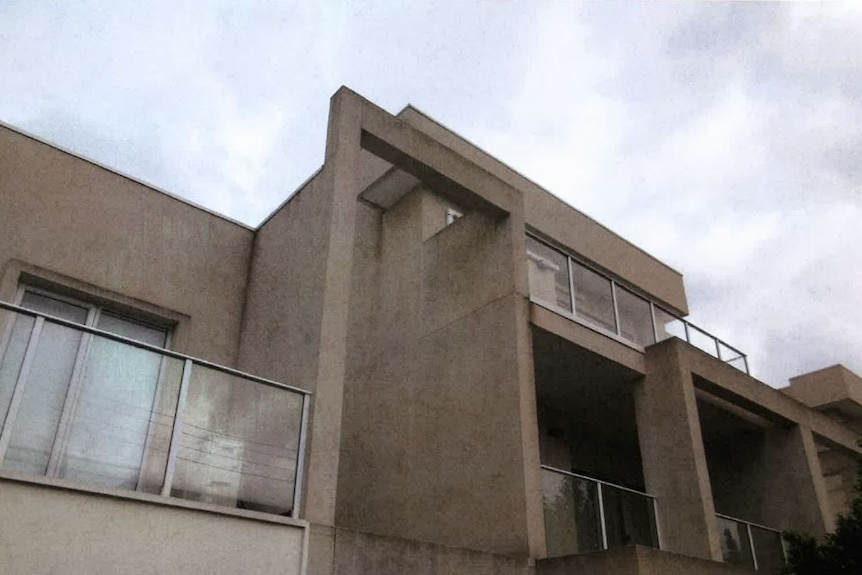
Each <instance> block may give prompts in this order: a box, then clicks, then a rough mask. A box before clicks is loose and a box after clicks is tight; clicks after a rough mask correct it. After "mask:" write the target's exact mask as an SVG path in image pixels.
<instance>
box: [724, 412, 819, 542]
mask: <svg viewBox="0 0 862 575" xmlns="http://www.w3.org/2000/svg"><path fill="white" fill-rule="evenodd" d="M748 469H749V470H750V471H751V474H750V475H749V476H748V477H746V478H745V484H744V485H740V486H739V488H741V489H750V490H752V491H753V492H754V493H756V498H755V501H752V505H753V506H755V507H754V508H755V509H756V510H757V511H758V512H759V515H760V518H761V521H762V522H763V523H765V524H766V525H768V526H775V527H778V528H780V529H782V530H783V529H789V530H793V531H800V532H803V533H808V534H810V535H814V536H816V537H820V536H822V535H824V534H825V533H826V532H827V531H830V530H831V529H832V518H831V517H830V515H829V499H828V494H827V490H826V483H825V481H824V480H823V472H822V471H821V469H820V459H819V458H818V456H817V447H816V445H815V443H814V437H813V435H812V433H811V430H810V429H809V428H807V427H805V426H802V425H790V426H788V427H775V428H771V429H767V430H766V432H765V434H764V441H763V444H762V446H761V449H760V454H759V457H757V458H756V459H755V461H753V462H752V465H750V466H749V468H748Z"/></svg>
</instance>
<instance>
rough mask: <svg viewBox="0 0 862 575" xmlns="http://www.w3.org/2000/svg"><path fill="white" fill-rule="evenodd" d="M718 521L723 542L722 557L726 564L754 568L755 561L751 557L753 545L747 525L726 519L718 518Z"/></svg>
mask: <svg viewBox="0 0 862 575" xmlns="http://www.w3.org/2000/svg"><path fill="white" fill-rule="evenodd" d="M716 520H717V522H718V534H719V539H720V542H721V556H722V559H724V562H725V563H732V564H734V565H745V566H748V567H754V560H753V559H752V557H751V543H750V542H749V539H748V529H747V528H746V526H745V524H743V523H739V522H738V521H734V520H732V519H725V518H724V517H717V518H716Z"/></svg>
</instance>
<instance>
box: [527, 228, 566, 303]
mask: <svg viewBox="0 0 862 575" xmlns="http://www.w3.org/2000/svg"><path fill="white" fill-rule="evenodd" d="M567 260H568V258H567V257H566V256H565V255H563V254H562V253H560V252H558V251H557V250H555V249H553V248H551V247H548V246H546V245H545V244H543V243H541V242H539V241H538V240H535V239H533V238H531V237H529V236H527V269H528V270H529V274H530V297H532V298H535V299H537V300H540V301H542V302H544V303H547V304H551V305H553V306H555V307H558V308H561V309H564V310H566V311H569V312H570V311H572V298H571V289H570V286H569V269H568V261H567Z"/></svg>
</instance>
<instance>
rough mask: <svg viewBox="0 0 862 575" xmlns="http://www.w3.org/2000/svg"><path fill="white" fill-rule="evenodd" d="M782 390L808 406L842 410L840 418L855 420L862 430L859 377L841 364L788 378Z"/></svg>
mask: <svg viewBox="0 0 862 575" xmlns="http://www.w3.org/2000/svg"><path fill="white" fill-rule="evenodd" d="M782 391H784V392H785V393H787V394H788V395H790V396H791V397H794V398H796V399H798V400H799V401H801V402H802V403H804V404H805V405H807V406H809V407H814V408H830V407H832V406H834V407H835V408H836V410H840V411H844V412H845V413H844V418H847V419H855V420H856V421H855V422H853V423H856V425H857V427H862V424H860V421H862V377H859V376H858V375H856V374H855V373H853V372H852V371H850V370H849V369H847V368H846V367H844V366H843V365H833V366H831V367H827V368H824V369H820V370H817V371H812V372H810V373H806V374H803V375H798V376H796V377H791V378H790V387H786V388H784V389H783V390H782Z"/></svg>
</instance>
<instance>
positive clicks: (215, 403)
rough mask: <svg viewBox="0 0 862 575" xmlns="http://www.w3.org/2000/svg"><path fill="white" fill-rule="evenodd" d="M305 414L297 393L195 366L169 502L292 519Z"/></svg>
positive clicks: (300, 398) (300, 397) (190, 382)
mask: <svg viewBox="0 0 862 575" xmlns="http://www.w3.org/2000/svg"><path fill="white" fill-rule="evenodd" d="M301 413H302V396H301V395H300V394H298V393H293V392H290V391H287V390H283V389H278V388H275V387H271V386H267V385H261V384H257V383H254V382H251V381H248V380H245V379H243V378H240V377H237V376H234V375H230V374H227V373H223V372H221V371H217V370H214V369H210V368H207V367H202V366H199V365H195V366H194V370H193V371H192V376H191V380H190V381H189V389H188V397H187V401H186V409H185V412H184V417H183V426H182V436H181V438H180V448H179V453H178V455H177V462H176V470H175V474H174V481H173V486H172V490H171V495H174V496H176V497H183V498H186V499H193V500H196V501H206V502H211V503H216V504H219V505H226V506H230V507H240V508H243V509H253V510H257V511H265V512H268V513H279V514H287V513H289V512H290V510H291V507H292V503H293V488H294V478H295V474H296V458H297V448H298V438H299V429H300V417H301Z"/></svg>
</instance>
